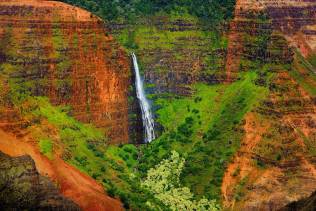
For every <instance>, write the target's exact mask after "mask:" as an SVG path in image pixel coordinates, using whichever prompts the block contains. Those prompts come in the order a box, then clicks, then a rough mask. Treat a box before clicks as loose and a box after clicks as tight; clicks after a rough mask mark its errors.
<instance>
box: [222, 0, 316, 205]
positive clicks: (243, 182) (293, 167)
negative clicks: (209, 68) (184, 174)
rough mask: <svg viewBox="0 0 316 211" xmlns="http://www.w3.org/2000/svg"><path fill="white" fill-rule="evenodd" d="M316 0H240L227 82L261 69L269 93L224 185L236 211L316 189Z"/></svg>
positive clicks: (248, 123) (250, 118)
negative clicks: (245, 73)
mask: <svg viewBox="0 0 316 211" xmlns="http://www.w3.org/2000/svg"><path fill="white" fill-rule="evenodd" d="M315 11H316V3H315V1H290V0H289V1H264V0H263V1H237V5H236V11H235V14H236V17H235V19H234V21H232V23H231V33H230V35H229V47H228V57H227V63H226V67H227V77H228V80H230V81H232V80H236V79H237V77H238V74H239V73H240V72H243V71H257V72H259V76H260V77H259V78H258V80H257V81H256V83H257V84H259V85H261V86H267V87H268V88H269V95H268V96H267V97H266V98H265V99H264V100H263V101H262V102H261V103H260V104H259V105H258V106H257V108H256V109H254V110H253V111H252V112H251V113H249V114H248V115H247V117H246V118H245V124H244V126H243V127H244V129H243V130H244V137H243V139H242V142H241V148H240V149H239V151H238V152H237V153H236V155H235V156H234V158H233V161H232V162H231V163H230V164H229V165H228V168H227V169H226V173H225V176H224V179H223V183H222V194H223V204H224V206H225V207H229V208H231V209H233V210H240V209H242V210H277V209H281V208H282V207H284V206H286V205H287V204H288V203H291V202H293V201H296V200H299V199H301V198H304V197H308V196H309V195H311V193H313V192H314V191H315V189H316V186H315V180H316V174H315V172H316V171H315V167H316V165H315V151H314V150H315V141H316V136H315V135H316V127H315V123H316V101H315V96H316V92H315V91H316V90H315V84H316V83H315V82H316V77H315V68H316V67H315V64H314V55H315V52H316V49H315V25H316V15H315Z"/></svg>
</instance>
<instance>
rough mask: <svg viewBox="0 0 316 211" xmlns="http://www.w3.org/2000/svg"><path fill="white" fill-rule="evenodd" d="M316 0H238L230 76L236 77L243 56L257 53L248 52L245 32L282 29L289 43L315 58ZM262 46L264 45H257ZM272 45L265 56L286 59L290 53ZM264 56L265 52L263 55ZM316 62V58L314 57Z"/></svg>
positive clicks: (259, 32)
mask: <svg viewBox="0 0 316 211" xmlns="http://www.w3.org/2000/svg"><path fill="white" fill-rule="evenodd" d="M315 11H316V3H315V1H312V0H311V1H309V0H307V1H296V0H283V1H269V0H260V1H254V0H253V1H252V0H238V1H237V3H236V7H235V19H234V21H232V22H231V24H230V35H229V46H228V57H227V63H226V67H227V77H228V80H233V79H234V78H236V72H238V71H239V68H240V62H241V61H240V60H241V59H242V58H244V57H249V56H250V57H255V56H256V54H255V55H254V54H249V51H248V52H247V47H246V46H247V45H246V44H247V40H246V38H245V36H247V35H248V36H255V35H260V34H261V35H262V34H269V33H271V31H272V30H274V31H277V32H280V33H282V35H283V36H284V37H285V38H286V40H287V41H288V42H289V45H291V46H294V47H296V48H298V49H299V50H300V52H301V53H302V54H303V56H304V57H306V58H308V59H310V60H314V57H315V52H316V31H315V26H316V12H315ZM253 47H257V48H260V47H262V46H258V45H257V46H253ZM280 48H281V49H282V46H278V48H275V49H271V50H272V51H270V54H266V55H265V57H269V58H273V57H274V56H275V54H277V55H278V57H279V58H278V59H280V60H282V61H284V62H286V61H288V60H289V58H290V56H289V55H288V54H287V53H285V52H284V53H283V54H279V53H278V52H277V51H278V49H280ZM261 56H262V55H261ZM312 63H314V61H312Z"/></svg>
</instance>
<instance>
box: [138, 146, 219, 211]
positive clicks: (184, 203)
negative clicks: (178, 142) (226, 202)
mask: <svg viewBox="0 0 316 211" xmlns="http://www.w3.org/2000/svg"><path fill="white" fill-rule="evenodd" d="M184 163H185V159H184V158H181V157H180V156H179V153H177V152H176V151H172V155H171V157H170V158H168V159H165V160H162V161H161V162H160V163H159V164H158V165H156V166H155V167H154V168H152V169H150V170H149V171H148V173H147V177H146V179H145V180H144V181H143V182H142V186H143V187H145V188H146V189H148V191H150V192H152V193H153V194H154V196H155V197H156V198H157V199H159V200H160V201H161V202H162V203H164V204H165V205H166V206H168V207H169V208H170V209H171V210H205V211H206V210H209V211H217V210H219V206H218V205H217V204H216V203H215V201H214V200H211V201H209V200H207V199H205V198H203V199H200V200H198V201H197V200H194V199H193V198H194V195H193V194H192V193H191V191H190V189H189V188H187V187H182V186H181V185H180V174H181V172H182V169H183V167H184ZM152 206H153V208H154V205H152Z"/></svg>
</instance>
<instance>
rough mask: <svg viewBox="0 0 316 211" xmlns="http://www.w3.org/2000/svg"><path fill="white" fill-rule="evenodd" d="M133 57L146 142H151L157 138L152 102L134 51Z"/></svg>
mask: <svg viewBox="0 0 316 211" xmlns="http://www.w3.org/2000/svg"><path fill="white" fill-rule="evenodd" d="M132 57H133V65H134V70H135V84H136V95H137V98H138V100H139V103H140V108H141V111H142V120H143V126H144V130H145V143H149V142H151V141H152V140H154V139H155V131H154V119H153V116H152V113H151V108H150V104H149V102H148V100H147V98H146V95H145V91H144V85H143V81H142V79H141V77H140V73H139V67H138V63H137V57H136V55H135V54H134V53H132Z"/></svg>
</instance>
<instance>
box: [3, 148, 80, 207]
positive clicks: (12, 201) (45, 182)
mask: <svg viewBox="0 0 316 211" xmlns="http://www.w3.org/2000/svg"><path fill="white" fill-rule="evenodd" d="M0 202H1V203H0V209H1V210H80V208H79V206H78V205H76V204H75V203H74V202H72V201H71V200H69V199H67V198H65V197H63V196H62V195H60V194H59V192H58V189H57V187H56V185H55V184H53V183H52V182H51V181H50V180H49V179H48V178H46V177H43V176H41V175H40V174H39V173H38V171H37V169H36V167H35V163H34V161H33V159H32V158H31V157H30V156H27V155H25V156H20V157H15V158H13V157H10V156H8V155H6V154H4V153H2V152H0Z"/></svg>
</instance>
